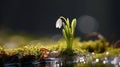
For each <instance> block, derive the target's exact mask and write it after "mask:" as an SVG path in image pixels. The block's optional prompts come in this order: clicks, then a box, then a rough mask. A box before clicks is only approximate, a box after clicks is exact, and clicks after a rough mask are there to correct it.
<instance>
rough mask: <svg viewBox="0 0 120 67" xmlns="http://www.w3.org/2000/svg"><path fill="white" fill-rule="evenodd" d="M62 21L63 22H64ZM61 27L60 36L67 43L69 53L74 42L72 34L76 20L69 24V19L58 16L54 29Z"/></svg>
mask: <svg viewBox="0 0 120 67" xmlns="http://www.w3.org/2000/svg"><path fill="white" fill-rule="evenodd" d="M62 20H64V22H63V21H62ZM62 26H63V29H62V34H63V37H64V39H65V40H66V43H67V50H70V51H71V50H72V45H73V40H74V32H75V28H76V19H75V18H74V19H73V20H72V22H71V23H70V21H69V18H65V17H63V16H60V17H59V18H58V20H57V22H56V28H59V29H60V28H61V27H62Z"/></svg>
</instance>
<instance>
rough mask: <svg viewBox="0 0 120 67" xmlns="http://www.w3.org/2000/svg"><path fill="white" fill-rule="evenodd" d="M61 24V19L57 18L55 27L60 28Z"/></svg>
mask: <svg viewBox="0 0 120 67" xmlns="http://www.w3.org/2000/svg"><path fill="white" fill-rule="evenodd" d="M62 24H63V23H62V19H60V18H59V19H58V20H57V21H56V28H59V29H60V28H61V27H62Z"/></svg>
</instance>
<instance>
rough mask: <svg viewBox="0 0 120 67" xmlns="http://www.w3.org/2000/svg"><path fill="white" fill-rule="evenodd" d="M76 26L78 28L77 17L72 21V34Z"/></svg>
mask: <svg viewBox="0 0 120 67" xmlns="http://www.w3.org/2000/svg"><path fill="white" fill-rule="evenodd" d="M75 28H76V19H73V20H72V23H71V29H72V35H74V31H75Z"/></svg>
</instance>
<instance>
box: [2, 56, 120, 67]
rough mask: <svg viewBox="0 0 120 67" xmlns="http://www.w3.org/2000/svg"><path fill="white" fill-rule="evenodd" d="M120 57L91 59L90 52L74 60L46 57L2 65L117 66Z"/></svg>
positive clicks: (7, 66)
mask: <svg viewBox="0 0 120 67" xmlns="http://www.w3.org/2000/svg"><path fill="white" fill-rule="evenodd" d="M119 66H120V58H119V57H118V56H115V57H113V58H108V57H103V58H102V59H98V58H96V59H95V60H93V59H92V54H87V55H77V56H75V57H74V61H73V62H72V61H66V62H64V61H63V60H60V59H59V58H46V59H45V60H44V61H41V62H38V61H34V62H29V63H24V64H20V63H6V64H4V67H119Z"/></svg>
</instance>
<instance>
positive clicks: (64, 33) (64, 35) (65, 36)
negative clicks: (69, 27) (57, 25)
mask: <svg viewBox="0 0 120 67" xmlns="http://www.w3.org/2000/svg"><path fill="white" fill-rule="evenodd" d="M62 33H63V37H64V38H65V40H66V41H67V40H68V38H67V35H66V32H65V30H64V29H62Z"/></svg>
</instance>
